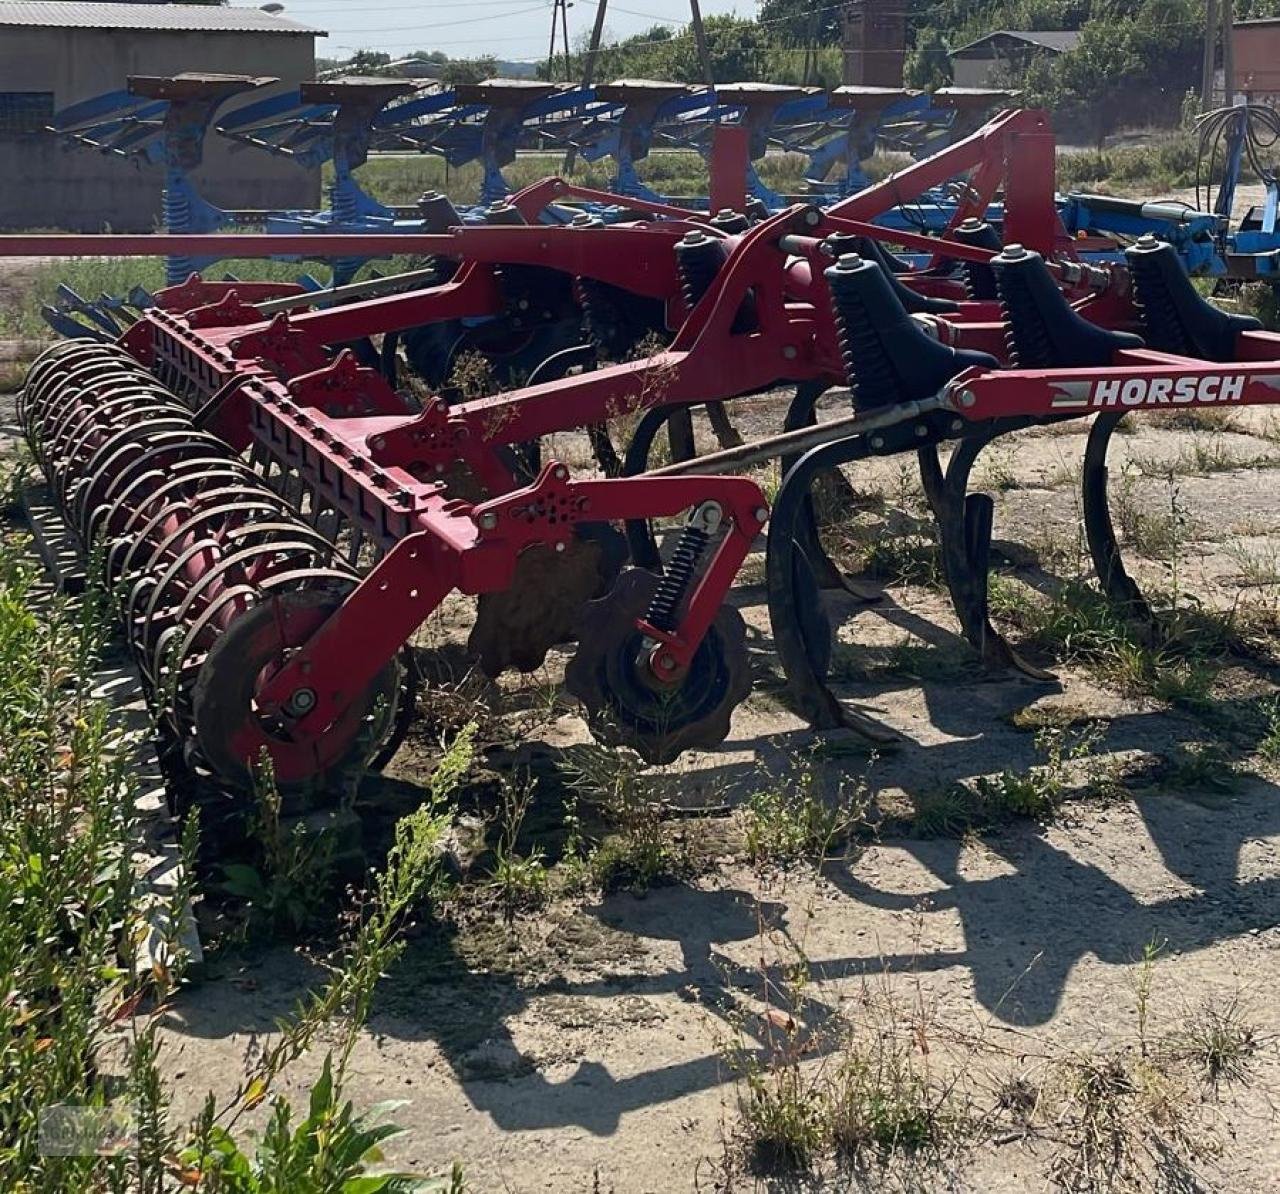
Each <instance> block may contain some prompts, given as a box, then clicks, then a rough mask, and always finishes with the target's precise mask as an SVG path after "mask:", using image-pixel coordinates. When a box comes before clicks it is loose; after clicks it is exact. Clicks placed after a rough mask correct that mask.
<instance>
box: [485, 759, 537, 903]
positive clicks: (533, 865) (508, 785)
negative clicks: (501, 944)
mask: <svg viewBox="0 0 1280 1194" xmlns="http://www.w3.org/2000/svg"><path fill="white" fill-rule="evenodd" d="M533 795H534V785H533V783H532V782H531V781H530V780H529V779H528V778H527V777H526V778H524V779H520V778H514V777H511V776H504V777H503V778H502V784H501V792H500V801H499V809H498V841H497V844H496V845H495V847H494V855H493V871H492V874H491V876H490V879H489V885H490V887H491V888H492V889H493V891H494V893H495V894H496V895H497V897H498V904H499V907H500V908H501V909H502V918H503V920H504V922H505V923H506V924H507V925H508V926H510V925H511V924H512V923H513V922H514V920H515V918H516V914H517V913H519V912H523V911H528V910H530V909H534V908H540V907H541V906H542V905H543V904H544V903H546V900H547V896H548V894H549V884H548V879H547V868H546V864H545V858H546V853H545V851H544V850H543V849H542V847H541V846H534V847H532V848H531V849H530V850H529V852H528V853H527V854H521V853H520V852H519V850H518V848H517V843H518V840H519V837H520V830H521V828H522V827H523V826H524V822H525V818H526V817H527V816H528V813H529V805H530V803H531V802H532V800H533Z"/></svg>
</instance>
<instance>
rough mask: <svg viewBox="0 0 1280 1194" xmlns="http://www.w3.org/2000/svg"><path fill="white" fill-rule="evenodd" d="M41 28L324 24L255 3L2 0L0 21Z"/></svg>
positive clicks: (284, 28) (270, 29)
mask: <svg viewBox="0 0 1280 1194" xmlns="http://www.w3.org/2000/svg"><path fill="white" fill-rule="evenodd" d="M4 25H11V26H27V27H31V28H42V29H136V30H146V31H149V32H175V33H188V32H197V33H295V34H298V33H305V34H310V35H313V36H318V37H324V36H325V32H324V30H322V29H313V28H311V26H309V25H299V24H298V23H297V22H296V21H285V20H282V19H281V18H280V17H275V16H272V15H271V14H270V13H267V12H263V11H261V9H257V8H221V7H216V6H208V5H203V4H96V3H87V2H85V0H0V26H4Z"/></svg>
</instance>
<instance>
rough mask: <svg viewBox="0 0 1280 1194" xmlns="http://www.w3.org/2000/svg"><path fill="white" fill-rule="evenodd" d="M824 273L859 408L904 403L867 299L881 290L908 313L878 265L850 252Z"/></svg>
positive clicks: (854, 402) (848, 375)
mask: <svg viewBox="0 0 1280 1194" xmlns="http://www.w3.org/2000/svg"><path fill="white" fill-rule="evenodd" d="M822 276H823V277H824V278H826V280H827V286H828V287H830V290H831V305H832V309H833V311H834V314H835V319H836V329H837V331H839V333H840V349H841V353H842V356H843V359H844V369H845V375H846V376H847V377H848V379H849V384H850V385H851V386H852V387H853V404H854V407H855V409H858V410H866V409H868V408H869V407H873V406H888V405H890V404H892V403H895V402H899V401H901V399H902V395H901V394H900V392H899V385H898V377H897V374H896V373H895V371H894V369H893V366H892V365H891V363H890V361H889V357H888V354H887V353H886V352H885V350H884V345H883V344H882V342H881V339H880V335H879V332H878V330H877V327H876V324H877V320H876V319H875V318H873V316H872V310H871V306H870V304H869V302H868V299H870V298H873V297H875V295H876V294H877V293H878V294H879V295H880V296H881V297H883V296H888V298H889V299H890V300H891V301H892V302H893V303H894V304H895V305H897V306H898V309H899V311H900V312H901V314H902V317H903V318H904V319H905V318H907V313H906V312H905V311H903V310H902V307H901V304H899V303H897V300H896V299H895V298H894V296H893V292H892V291H891V290H890V289H889V284H888V280H887V279H886V278H885V276H884V274H883V273H882V271H881V270H880V267H879V266H878V265H876V264H875V263H874V262H871V261H866V260H864V259H863V258H861V257H858V256H857V255H856V254H853V253H848V254H845V256H843V257H842V258H840V260H839V261H838V262H837V263H836V264H835V265H833V266H831V267H830V268H828V269H826V270H823V273H822Z"/></svg>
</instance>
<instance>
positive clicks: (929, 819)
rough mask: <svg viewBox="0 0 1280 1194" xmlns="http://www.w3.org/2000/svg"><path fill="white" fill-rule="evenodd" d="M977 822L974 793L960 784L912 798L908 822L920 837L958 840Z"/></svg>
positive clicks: (976, 805)
mask: <svg viewBox="0 0 1280 1194" xmlns="http://www.w3.org/2000/svg"><path fill="white" fill-rule="evenodd" d="M978 819H979V812H978V802H977V799H976V797H975V795H974V793H973V792H972V791H971V790H970V789H969V788H966V787H964V786H963V785H961V784H946V785H944V786H942V787H938V788H934V789H932V790H929V791H926V792H922V793H920V795H918V796H917V797H916V798H915V808H914V811H913V814H912V821H911V823H912V826H913V828H914V829H915V831H916V832H917V833H918V834H920V835H921V836H923V837H957V836H959V835H960V834H961V833H964V832H965V830H967V829H969V828H970V827H971V826H973V825H974V824H975V823H976V822H977V821H978Z"/></svg>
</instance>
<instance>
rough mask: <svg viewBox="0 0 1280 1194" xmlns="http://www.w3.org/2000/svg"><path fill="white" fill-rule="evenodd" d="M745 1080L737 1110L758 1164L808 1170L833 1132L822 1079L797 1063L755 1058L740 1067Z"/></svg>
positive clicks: (776, 1168) (773, 1168) (759, 1166)
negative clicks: (763, 1062) (773, 1062)
mask: <svg viewBox="0 0 1280 1194" xmlns="http://www.w3.org/2000/svg"><path fill="white" fill-rule="evenodd" d="M741 1081H742V1087H740V1089H739V1093H738V1112H739V1114H740V1115H741V1117H742V1125H743V1128H744V1130H745V1132H746V1135H747V1138H748V1140H749V1141H750V1144H751V1150H752V1162H753V1165H754V1167H755V1168H757V1169H759V1170H763V1171H765V1172H776V1171H779V1170H796V1169H801V1170H803V1169H808V1168H809V1167H810V1166H811V1165H812V1163H813V1161H814V1159H815V1157H816V1156H817V1154H818V1153H819V1151H820V1150H821V1149H822V1148H823V1146H824V1145H825V1144H826V1141H827V1137H828V1132H829V1130H830V1128H829V1113H828V1105H827V1102H826V1099H825V1097H824V1091H823V1089H822V1086H821V1083H820V1079H816V1078H814V1077H813V1076H809V1075H806V1073H805V1072H804V1071H803V1070H802V1069H801V1067H800V1065H799V1064H798V1062H796V1061H790V1062H788V1063H786V1064H782V1065H773V1066H763V1065H760V1064H759V1063H757V1062H754V1061H753V1062H752V1063H751V1064H749V1065H747V1066H745V1067H744V1068H743V1069H742V1070H741ZM743 1088H745V1089H743Z"/></svg>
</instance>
